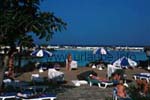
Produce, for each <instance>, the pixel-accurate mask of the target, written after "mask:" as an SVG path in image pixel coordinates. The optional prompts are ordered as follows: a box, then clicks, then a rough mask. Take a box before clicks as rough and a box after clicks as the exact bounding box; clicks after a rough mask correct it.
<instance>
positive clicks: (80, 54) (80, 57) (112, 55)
mask: <svg viewBox="0 0 150 100" xmlns="http://www.w3.org/2000/svg"><path fill="white" fill-rule="evenodd" d="M52 53H53V56H52V57H42V58H40V59H23V61H22V62H23V63H22V66H23V65H24V64H26V63H28V62H29V61H32V62H65V60H66V58H67V55H68V54H69V53H70V54H72V58H73V60H75V61H77V62H78V66H80V67H82V66H86V65H87V64H88V63H90V62H93V61H100V60H102V61H104V62H107V63H112V62H114V61H115V60H117V59H119V58H121V57H122V56H126V57H128V58H131V59H133V60H135V61H137V62H138V61H144V60H147V57H146V54H145V53H144V52H142V51H115V50H110V51H108V54H106V55H101V54H93V51H92V50H75V49H69V50H54V51H52Z"/></svg>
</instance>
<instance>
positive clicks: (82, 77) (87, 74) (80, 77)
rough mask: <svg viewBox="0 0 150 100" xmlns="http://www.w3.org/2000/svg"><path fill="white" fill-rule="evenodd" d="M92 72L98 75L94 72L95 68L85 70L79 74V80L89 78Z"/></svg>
mask: <svg viewBox="0 0 150 100" xmlns="http://www.w3.org/2000/svg"><path fill="white" fill-rule="evenodd" d="M90 74H92V75H94V76H97V73H96V72H94V71H93V70H89V71H85V72H82V73H80V74H79V75H77V78H78V79H79V80H87V77H88V76H89V75H90Z"/></svg>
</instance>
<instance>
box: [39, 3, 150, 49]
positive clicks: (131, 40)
mask: <svg viewBox="0 0 150 100" xmlns="http://www.w3.org/2000/svg"><path fill="white" fill-rule="evenodd" d="M41 10H44V11H50V12H54V14H55V15H56V16H58V17H61V18H62V19H63V20H64V21H65V22H66V23H67V24H68V25H67V30H64V31H62V32H57V33H55V34H54V35H53V38H52V39H51V40H50V41H49V42H47V43H48V44H58V45H59V44H69V45H73V44H75V45H136V46H137V45H138V46H141V45H150V0H44V2H42V3H41ZM36 41H38V40H36ZM38 43H42V42H38Z"/></svg>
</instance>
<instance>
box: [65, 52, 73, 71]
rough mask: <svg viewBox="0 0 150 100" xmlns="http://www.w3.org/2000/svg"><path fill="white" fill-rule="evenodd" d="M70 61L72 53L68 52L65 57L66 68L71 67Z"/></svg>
mask: <svg viewBox="0 0 150 100" xmlns="http://www.w3.org/2000/svg"><path fill="white" fill-rule="evenodd" d="M71 62H72V55H71V54H70V53H69V54H68V56H67V59H66V70H70V69H71V66H70V64H71Z"/></svg>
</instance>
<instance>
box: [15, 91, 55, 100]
mask: <svg viewBox="0 0 150 100" xmlns="http://www.w3.org/2000/svg"><path fill="white" fill-rule="evenodd" d="M21 95H25V94H21ZM21 95H19V96H17V98H18V99H21V100H56V95H54V94H49V93H43V94H37V95H32V96H21Z"/></svg>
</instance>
